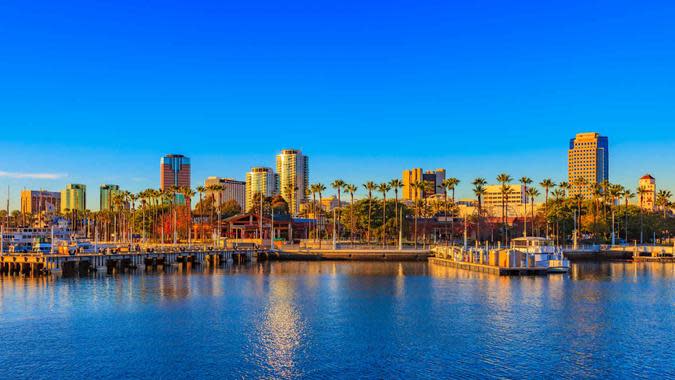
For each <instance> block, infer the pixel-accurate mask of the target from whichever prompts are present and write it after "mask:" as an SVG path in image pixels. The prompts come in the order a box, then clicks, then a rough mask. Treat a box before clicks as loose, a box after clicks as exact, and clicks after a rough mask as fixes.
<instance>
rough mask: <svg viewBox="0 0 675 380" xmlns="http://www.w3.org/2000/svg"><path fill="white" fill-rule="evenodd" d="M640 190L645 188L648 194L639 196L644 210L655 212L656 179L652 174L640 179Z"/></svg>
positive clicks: (639, 201)
mask: <svg viewBox="0 0 675 380" xmlns="http://www.w3.org/2000/svg"><path fill="white" fill-rule="evenodd" d="M638 188H643V189H645V190H647V192H646V193H645V194H644V195H643V196H642V199H640V196H639V195H638V203H639V205H640V207H641V208H642V209H643V210H649V211H654V207H655V206H656V179H654V177H652V176H651V174H645V175H643V176H642V177H640V181H639V182H638Z"/></svg>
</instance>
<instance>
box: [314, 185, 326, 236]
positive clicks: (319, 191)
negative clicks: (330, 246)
mask: <svg viewBox="0 0 675 380" xmlns="http://www.w3.org/2000/svg"><path fill="white" fill-rule="evenodd" d="M324 191H326V186H325V185H324V184H323V183H317V184H316V192H317V194H319V213H321V212H322V210H323V198H322V197H323V196H322V194H323V192H324ZM319 226H320V228H321V229H323V224H322V223H319ZM322 235H323V234H322ZM322 239H323V236H321V238H320V239H319V249H321V240H322Z"/></svg>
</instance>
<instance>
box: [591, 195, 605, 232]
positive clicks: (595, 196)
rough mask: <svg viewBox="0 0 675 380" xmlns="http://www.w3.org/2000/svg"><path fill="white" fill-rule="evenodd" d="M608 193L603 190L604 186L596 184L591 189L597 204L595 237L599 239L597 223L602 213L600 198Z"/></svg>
mask: <svg viewBox="0 0 675 380" xmlns="http://www.w3.org/2000/svg"><path fill="white" fill-rule="evenodd" d="M605 194H606V192H605V191H604V190H603V188H602V184H599V183H596V184H594V185H593V186H592V188H591V195H592V196H593V203H594V204H595V212H594V213H593V236H594V237H595V238H596V239H597V236H596V235H597V221H598V214H599V213H600V198H602V197H603V196H604V195H605Z"/></svg>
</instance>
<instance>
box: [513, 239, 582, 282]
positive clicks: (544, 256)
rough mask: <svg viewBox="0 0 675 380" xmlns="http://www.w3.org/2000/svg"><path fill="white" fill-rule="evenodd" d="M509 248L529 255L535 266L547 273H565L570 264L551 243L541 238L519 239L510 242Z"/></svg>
mask: <svg viewBox="0 0 675 380" xmlns="http://www.w3.org/2000/svg"><path fill="white" fill-rule="evenodd" d="M511 248H512V249H514V250H517V251H520V252H523V253H527V254H528V255H531V256H530V257H531V258H532V259H533V260H534V263H535V266H537V267H543V268H547V270H548V272H549V273H566V272H568V271H569V270H570V262H569V260H567V259H565V257H564V256H563V253H562V250H558V249H556V246H555V244H554V243H553V241H551V240H549V239H546V238H543V237H520V238H515V239H513V240H511Z"/></svg>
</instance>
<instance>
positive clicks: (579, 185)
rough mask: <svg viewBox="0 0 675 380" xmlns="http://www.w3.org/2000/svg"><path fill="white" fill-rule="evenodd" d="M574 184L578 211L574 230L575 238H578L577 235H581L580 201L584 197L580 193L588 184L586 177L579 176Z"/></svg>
mask: <svg viewBox="0 0 675 380" xmlns="http://www.w3.org/2000/svg"><path fill="white" fill-rule="evenodd" d="M574 185H575V186H576V188H577V191H576V193H575V194H574V199H575V201H576V204H577V211H578V214H577V216H576V222H575V224H576V226H577V230H576V231H575V236H577V238H578V237H579V236H581V202H582V201H583V199H584V196H583V195H582V194H583V191H584V188H585V187H586V186H587V185H588V181H586V178H584V177H581V176H579V177H577V178H576V179H575V180H574Z"/></svg>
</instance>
